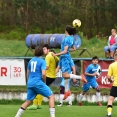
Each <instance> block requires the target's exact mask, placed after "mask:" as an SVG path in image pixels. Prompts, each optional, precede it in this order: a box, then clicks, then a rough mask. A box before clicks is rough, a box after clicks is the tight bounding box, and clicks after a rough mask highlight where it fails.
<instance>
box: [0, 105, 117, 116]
mask: <svg viewBox="0 0 117 117" xmlns="http://www.w3.org/2000/svg"><path fill="white" fill-rule="evenodd" d="M19 107H20V105H0V117H14V116H15V114H16V112H17V110H18V109H19ZM55 108H56V117H106V114H107V112H106V106H102V107H99V106H82V107H79V106H71V107H68V106H66V105H64V106H62V107H57V106H56V107H55ZM116 110H117V106H114V108H113V113H112V114H113V117H117V112H116ZM21 117H49V109H48V105H43V106H42V109H38V110H26V111H25V112H24V113H23V115H22V116H21Z"/></svg>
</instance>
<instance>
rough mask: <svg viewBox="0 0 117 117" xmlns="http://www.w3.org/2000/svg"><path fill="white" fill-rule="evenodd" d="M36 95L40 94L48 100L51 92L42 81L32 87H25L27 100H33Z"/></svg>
mask: <svg viewBox="0 0 117 117" xmlns="http://www.w3.org/2000/svg"><path fill="white" fill-rule="evenodd" d="M37 94H41V95H43V96H44V97H47V98H48V97H50V96H51V95H52V94H53V92H52V91H51V89H50V88H49V87H48V86H47V85H46V84H45V83H44V82H43V81H41V80H40V81H39V83H37V84H35V85H33V86H27V100H33V99H34V98H35V97H36V95H37Z"/></svg>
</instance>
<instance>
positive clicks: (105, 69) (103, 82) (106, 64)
mask: <svg viewBox="0 0 117 117" xmlns="http://www.w3.org/2000/svg"><path fill="white" fill-rule="evenodd" d="M112 62H113V61H104V60H100V61H99V65H100V66H101V68H102V74H101V76H100V77H99V78H98V79H97V82H98V85H99V87H100V88H110V87H111V86H112V84H111V83H110V82H108V80H107V78H106V76H107V73H108V67H109V65H110V64H111V63H112ZM91 63H92V61H91V60H84V61H83V73H84V72H85V70H86V68H87V66H88V65H89V64H91Z"/></svg>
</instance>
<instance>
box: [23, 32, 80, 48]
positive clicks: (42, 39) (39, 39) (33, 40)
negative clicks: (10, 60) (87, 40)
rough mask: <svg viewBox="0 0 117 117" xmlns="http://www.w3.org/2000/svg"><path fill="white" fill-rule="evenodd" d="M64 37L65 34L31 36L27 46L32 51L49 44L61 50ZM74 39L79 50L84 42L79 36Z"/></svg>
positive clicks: (27, 38) (28, 37) (28, 38)
mask: <svg viewBox="0 0 117 117" xmlns="http://www.w3.org/2000/svg"><path fill="white" fill-rule="evenodd" d="M64 37H65V34H29V35H28V36H27V37H26V40H25V41H26V46H27V47H28V48H32V49H34V48H35V47H36V46H42V45H44V44H49V45H50V46H51V47H52V48H60V47H61V42H62V40H63V39H64ZM73 37H74V40H75V45H76V48H77V49H78V48H79V47H80V46H81V44H82V40H81V38H80V36H79V35H77V34H76V35H74V36H73Z"/></svg>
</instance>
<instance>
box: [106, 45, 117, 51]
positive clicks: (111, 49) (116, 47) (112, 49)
mask: <svg viewBox="0 0 117 117" xmlns="http://www.w3.org/2000/svg"><path fill="white" fill-rule="evenodd" d="M115 49H117V46H111V48H110V52H114V51H115ZM104 51H105V52H109V49H108V46H105V47H104Z"/></svg>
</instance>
